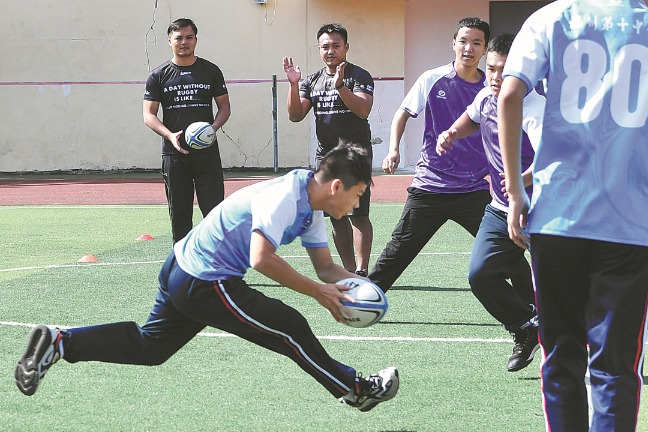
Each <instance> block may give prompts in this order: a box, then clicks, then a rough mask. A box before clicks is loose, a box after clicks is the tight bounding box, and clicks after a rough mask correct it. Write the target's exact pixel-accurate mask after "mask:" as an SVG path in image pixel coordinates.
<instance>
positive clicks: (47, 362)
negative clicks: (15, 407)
mask: <svg viewBox="0 0 648 432" xmlns="http://www.w3.org/2000/svg"><path fill="white" fill-rule="evenodd" d="M61 339H62V335H61V332H59V331H58V329H50V328H49V327H47V326H45V325H37V326H36V327H34V328H33V329H32V331H31V333H30V334H29V341H28V342H27V349H26V350H25V353H24V354H23V356H22V357H21V358H20V360H18V366H16V372H15V374H14V377H15V378H16V385H17V386H18V390H20V391H21V392H23V393H24V394H25V395H27V396H31V395H33V394H34V393H35V392H36V389H37V387H38V383H39V382H40V380H42V379H43V377H44V376H45V372H47V370H48V369H49V368H50V366H52V365H53V364H54V363H56V362H57V361H58V360H59V359H60V358H62V356H63V353H62V352H61V351H62V344H61Z"/></svg>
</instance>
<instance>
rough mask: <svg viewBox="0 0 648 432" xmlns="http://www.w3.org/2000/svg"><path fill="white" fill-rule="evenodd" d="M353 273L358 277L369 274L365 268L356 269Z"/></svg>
mask: <svg viewBox="0 0 648 432" xmlns="http://www.w3.org/2000/svg"><path fill="white" fill-rule="evenodd" d="M355 274H357V275H358V276H360V277H367V276H369V273H368V272H367V270H356V272H355Z"/></svg>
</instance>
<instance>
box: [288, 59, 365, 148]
mask: <svg viewBox="0 0 648 432" xmlns="http://www.w3.org/2000/svg"><path fill="white" fill-rule="evenodd" d="M343 80H344V85H345V86H346V87H348V88H349V89H350V90H351V91H352V92H363V93H368V94H370V95H373V90H374V82H373V78H372V77H371V75H370V74H369V72H367V71H366V70H364V69H362V68H361V67H359V66H356V65H354V64H351V63H347V65H346V67H345V69H344V78H343ZM299 96H300V97H302V98H304V99H309V100H310V101H311V104H312V106H313V113H314V114H315V128H316V129H315V130H316V134H317V140H318V141H319V144H320V148H318V150H317V153H318V155H319V156H323V155H324V154H326V153H327V152H328V151H329V150H331V149H332V148H333V147H335V146H336V145H337V144H338V141H339V139H340V138H343V139H345V140H351V141H358V142H362V143H365V144H367V145H368V144H369V141H370V140H371V129H370V127H369V121H368V120H367V119H361V118H360V117H358V116H357V115H355V114H353V113H352V112H351V110H350V109H349V108H347V106H346V105H345V104H344V102H343V101H342V98H341V97H340V93H339V92H338V91H337V90H335V83H334V82H333V75H329V74H327V73H326V68H322V69H320V70H319V71H317V72H315V73H313V74H311V75H308V76H307V77H306V79H305V80H304V81H302V83H301V85H300V86H299Z"/></svg>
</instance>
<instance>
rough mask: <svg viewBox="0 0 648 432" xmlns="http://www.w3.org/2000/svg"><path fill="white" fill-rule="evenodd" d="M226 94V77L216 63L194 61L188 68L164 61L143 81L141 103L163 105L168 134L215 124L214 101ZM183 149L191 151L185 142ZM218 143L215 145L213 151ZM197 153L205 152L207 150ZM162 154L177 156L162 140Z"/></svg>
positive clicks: (171, 146) (203, 60) (182, 139)
mask: <svg viewBox="0 0 648 432" xmlns="http://www.w3.org/2000/svg"><path fill="white" fill-rule="evenodd" d="M224 94H227V87H226V86H225V78H224V77H223V73H222V72H221V70H220V68H219V67H218V66H216V65H215V64H213V63H211V62H209V61H207V60H205V59H202V58H200V57H197V58H196V61H195V62H194V64H192V65H191V66H178V65H176V64H174V63H173V62H171V61H167V62H165V63H163V64H161V65H160V66H158V67H157V68H155V70H153V72H151V75H150V76H149V77H148V79H147V80H146V92H145V93H144V100H149V101H156V102H159V103H160V105H161V106H162V123H164V125H165V126H166V127H167V128H168V129H169V130H170V131H171V132H177V131H179V130H183V131H184V130H186V128H187V126H189V125H190V124H191V123H193V122H197V121H204V122H208V123H213V122H214V110H213V100H214V98H215V97H218V96H222V95H224ZM180 144H181V145H182V148H184V149H187V150H189V151H190V152H191V151H194V149H192V148H190V147H189V146H188V145H187V143H186V142H185V139H184V134H182V137H181V139H180ZM217 145H218V143H216V142H214V145H213V146H212V147H213V151H215V150H216V146H217ZM212 147H209V148H207V149H204V150H200V151H201V152H205V151H208V150H209V149H210V148H212ZM162 154H163V155H174V154H179V153H178V151H177V150H176V149H175V148H174V147H173V145H172V144H171V142H170V141H168V140H166V139H165V140H164V144H163V146H162Z"/></svg>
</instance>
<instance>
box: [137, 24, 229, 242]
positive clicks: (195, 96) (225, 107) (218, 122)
mask: <svg viewBox="0 0 648 432" xmlns="http://www.w3.org/2000/svg"><path fill="white" fill-rule="evenodd" d="M167 34H168V36H169V45H170V46H171V50H172V52H173V58H172V59H171V60H169V61H167V62H165V63H163V64H161V65H160V66H158V67H157V68H156V69H155V70H153V72H151V75H150V76H149V78H148V80H147V81H146V92H145V93H144V123H145V124H146V125H147V126H148V127H150V128H151V129H152V130H153V131H154V132H155V133H157V134H158V135H160V136H161V137H162V138H164V141H163V146H162V175H163V177H164V185H165V190H166V196H167V202H168V205H169V216H170V218H171V231H172V233H173V242H174V243H175V242H177V241H178V240H180V239H182V238H183V237H184V236H185V235H186V234H187V233H188V232H189V231H191V228H192V226H193V202H194V192H195V194H196V198H197V200H198V206H199V207H200V211H201V212H202V214H203V217H204V216H207V213H209V212H210V210H211V209H213V208H214V207H216V206H217V205H218V204H219V203H220V202H221V201H223V199H224V197H225V186H224V183H223V169H222V165H221V158H220V151H219V149H218V142H216V137H215V136H214V144H213V145H212V146H210V147H207V148H205V149H200V150H197V149H193V148H191V147H189V146H188V145H187V143H186V142H185V139H184V131H185V130H186V128H187V126H189V125H190V124H191V123H194V122H198V121H204V122H208V123H211V124H212V127H213V128H214V131H217V130H218V129H219V128H220V127H221V126H223V124H225V122H226V121H227V119H229V116H230V103H229V96H228V94H227V87H226V86H225V79H224V78H223V73H222V72H221V70H220V68H219V67H218V66H216V65H215V64H213V63H211V62H209V61H207V60H205V59H202V58H199V57H197V56H196V55H195V49H196V43H197V41H198V38H197V34H198V29H197V28H196V25H195V24H194V22H193V21H192V20H190V19H186V18H181V19H177V20H175V21H174V22H172V23H171V24H170V25H169V28H168V30H167ZM212 99H213V101H215V102H216V107H217V108H218V111H217V113H216V116H214V112H213V104H212ZM160 105H161V106H162V120H160V118H159V117H158V110H159V108H160Z"/></svg>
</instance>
